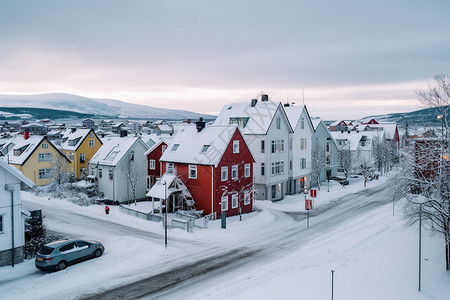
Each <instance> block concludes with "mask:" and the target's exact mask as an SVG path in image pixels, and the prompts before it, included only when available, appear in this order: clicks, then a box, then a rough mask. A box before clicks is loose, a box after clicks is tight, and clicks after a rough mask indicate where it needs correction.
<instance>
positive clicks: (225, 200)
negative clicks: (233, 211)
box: [221, 195, 228, 211]
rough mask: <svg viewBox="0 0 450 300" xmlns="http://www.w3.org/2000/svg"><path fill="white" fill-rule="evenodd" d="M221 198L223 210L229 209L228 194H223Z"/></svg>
mask: <svg viewBox="0 0 450 300" xmlns="http://www.w3.org/2000/svg"><path fill="white" fill-rule="evenodd" d="M221 200H222V201H221V204H222V205H221V206H222V211H227V210H228V195H223V196H222V199H221Z"/></svg>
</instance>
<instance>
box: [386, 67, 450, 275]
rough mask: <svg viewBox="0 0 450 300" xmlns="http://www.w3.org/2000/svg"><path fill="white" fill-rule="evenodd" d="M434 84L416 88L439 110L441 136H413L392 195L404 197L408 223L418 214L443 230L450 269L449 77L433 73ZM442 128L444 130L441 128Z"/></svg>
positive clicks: (422, 98)
mask: <svg viewBox="0 0 450 300" xmlns="http://www.w3.org/2000/svg"><path fill="white" fill-rule="evenodd" d="M434 79H435V81H436V85H435V86H429V89H428V90H427V91H418V92H417V95H418V98H419V100H420V102H421V103H423V104H425V105H427V106H429V107H433V108H436V109H437V110H438V112H439V113H441V114H442V115H441V116H442V118H443V122H442V133H443V134H442V136H441V137H440V138H426V139H416V140H414V141H412V142H411V143H409V144H410V149H409V150H408V151H407V152H406V153H405V154H404V155H402V157H403V159H402V162H401V170H400V172H398V175H397V176H396V179H395V181H394V183H395V185H396V186H395V187H394V190H395V191H396V192H395V197H396V198H397V199H399V198H400V197H404V198H405V199H406V200H407V204H406V205H405V212H406V214H405V215H406V217H407V218H408V219H409V221H410V222H411V223H413V222H415V221H416V220H417V219H418V215H419V206H422V210H421V211H422V218H423V219H425V224H426V225H427V226H428V228H429V229H432V230H434V231H438V232H440V233H442V234H443V236H444V241H445V250H446V251H445V252H446V268H447V270H450V155H449V154H450V149H449V141H448V138H447V136H448V134H447V129H448V128H447V124H446V118H447V113H448V109H449V107H448V105H449V104H450V92H449V80H448V78H447V77H446V76H444V75H436V76H434ZM444 130H445V132H444Z"/></svg>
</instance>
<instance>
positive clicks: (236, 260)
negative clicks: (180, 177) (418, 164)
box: [0, 184, 389, 299]
mask: <svg viewBox="0 0 450 300" xmlns="http://www.w3.org/2000/svg"><path fill="white" fill-rule="evenodd" d="M385 190H386V184H382V185H378V186H375V187H369V188H367V189H364V190H361V191H359V192H357V193H355V194H352V195H347V196H344V197H342V198H337V199H335V200H334V201H332V202H330V203H329V204H327V205H324V206H321V207H320V208H318V209H315V210H313V211H312V213H311V215H310V220H309V222H310V228H309V229H307V228H306V214H305V213H303V212H298V213H292V212H290V213H288V214H287V213H284V212H280V211H270V212H269V211H266V210H263V211H261V212H259V213H256V216H254V217H252V218H249V219H248V220H247V219H246V216H244V221H243V222H233V223H229V226H228V228H227V229H226V230H220V229H219V230H218V229H216V228H212V227H211V228H209V229H208V230H202V229H196V230H195V233H194V234H188V233H186V232H184V231H181V230H169V247H168V249H164V248H163V240H164V233H163V230H162V227H161V224H159V223H154V222H148V221H144V220H140V219H136V218H134V217H130V216H127V215H123V214H120V213H119V212H118V210H117V209H116V210H114V209H113V212H112V215H109V216H106V215H104V214H102V213H101V211H102V209H103V207H102V206H90V207H77V206H75V205H72V204H71V203H68V202H65V201H61V200H59V202H58V203H57V204H55V202H56V201H58V200H47V199H44V198H37V197H35V196H34V195H32V194H29V193H24V195H23V202H24V207H25V208H27V209H36V208H39V207H40V208H42V209H43V213H44V216H45V219H44V223H45V224H46V226H47V230H49V231H52V232H59V233H60V234H61V235H62V236H63V237H74V238H75V237H85V238H89V239H95V240H100V241H102V242H103V243H104V244H105V247H106V251H105V254H104V255H103V256H102V257H101V258H99V259H93V260H90V261H88V262H84V263H81V264H77V265H74V266H70V267H69V268H68V269H66V270H64V271H61V272H56V273H43V272H40V271H38V270H36V269H35V268H34V264H33V261H26V262H24V263H23V264H20V265H19V266H18V267H16V270H15V271H18V272H17V276H14V275H12V276H11V278H10V279H3V278H2V279H1V280H0V287H2V290H7V289H8V287H11V286H17V285H23V286H39V285H43V284H46V282H48V281H49V280H51V281H52V282H54V283H55V286H57V285H64V288H63V289H62V288H61V289H60V288H55V289H45V290H38V291H37V292H36V291H35V292H34V293H33V292H29V291H23V294H20V295H16V299H18V298H21V297H22V296H26V295H28V296H30V297H31V298H35V299H39V298H45V297H53V298H67V297H68V296H67V295H68V294H70V296H69V298H71V299H78V298H82V299H114V298H119V297H120V298H122V299H136V298H139V297H149V298H154V299H156V298H160V297H162V296H164V297H167V298H178V297H182V295H185V296H186V297H188V296H189V295H191V294H192V291H195V290H199V289H201V288H202V286H207V285H208V282H209V281H211V280H215V281H217V280H218V279H220V278H221V277H222V276H225V275H226V274H227V273H230V272H232V273H236V272H237V273H240V274H245V272H246V270H249V269H252V268H255V267H256V266H258V265H261V264H265V263H266V262H267V261H276V260H277V259H279V258H281V257H285V256H287V255H289V254H290V253H291V252H293V251H297V250H298V249H299V248H301V247H303V246H304V245H306V244H308V243H309V242H310V241H311V240H314V239H316V238H320V237H321V235H323V234H326V233H327V232H328V231H329V230H330V229H331V228H335V227H337V226H339V225H341V224H345V223H346V222H349V221H351V220H352V219H354V218H356V217H361V216H364V215H365V214H367V213H370V212H371V211H372V210H374V209H376V208H377V207H380V206H381V205H383V204H386V203H387V202H389V201H388V199H387V198H386V194H385ZM299 197H300V198H299V199H302V198H301V197H303V196H302V195H299ZM300 202H303V201H300ZM299 205H303V203H299ZM74 210H76V212H75V211H74ZM97 212H98V213H97ZM113 218H114V219H113ZM255 218H258V219H260V220H259V221H258V222H257V223H255V224H252V222H253V219H255ZM263 222H266V223H267V224H266V225H267V226H261V223H263ZM213 224H214V223H213V222H211V226H212V225H213ZM234 226H239V228H237V227H236V228H234ZM236 230H238V233H236ZM19 269H20V270H19ZM0 271H1V270H0ZM83 274H89V275H88V276H83ZM83 277H84V278H83ZM69 278H70V279H69ZM12 296H13V298H14V295H12Z"/></svg>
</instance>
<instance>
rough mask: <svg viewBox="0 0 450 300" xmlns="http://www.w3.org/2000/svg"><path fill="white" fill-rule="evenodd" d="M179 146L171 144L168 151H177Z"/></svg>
mask: <svg viewBox="0 0 450 300" xmlns="http://www.w3.org/2000/svg"><path fill="white" fill-rule="evenodd" d="M179 146H180V144H173V146H172V149H171V150H170V151H172V152H175V151H177V149H178V147H179Z"/></svg>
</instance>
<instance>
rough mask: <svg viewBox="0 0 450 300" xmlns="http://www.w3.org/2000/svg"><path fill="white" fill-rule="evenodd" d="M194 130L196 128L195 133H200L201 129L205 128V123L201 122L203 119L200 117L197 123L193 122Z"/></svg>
mask: <svg viewBox="0 0 450 300" xmlns="http://www.w3.org/2000/svg"><path fill="white" fill-rule="evenodd" d="M195 125H196V128H197V132H200V131H202V130H203V128H205V122H203V118H202V117H200V119H199V120H198V122H195Z"/></svg>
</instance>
